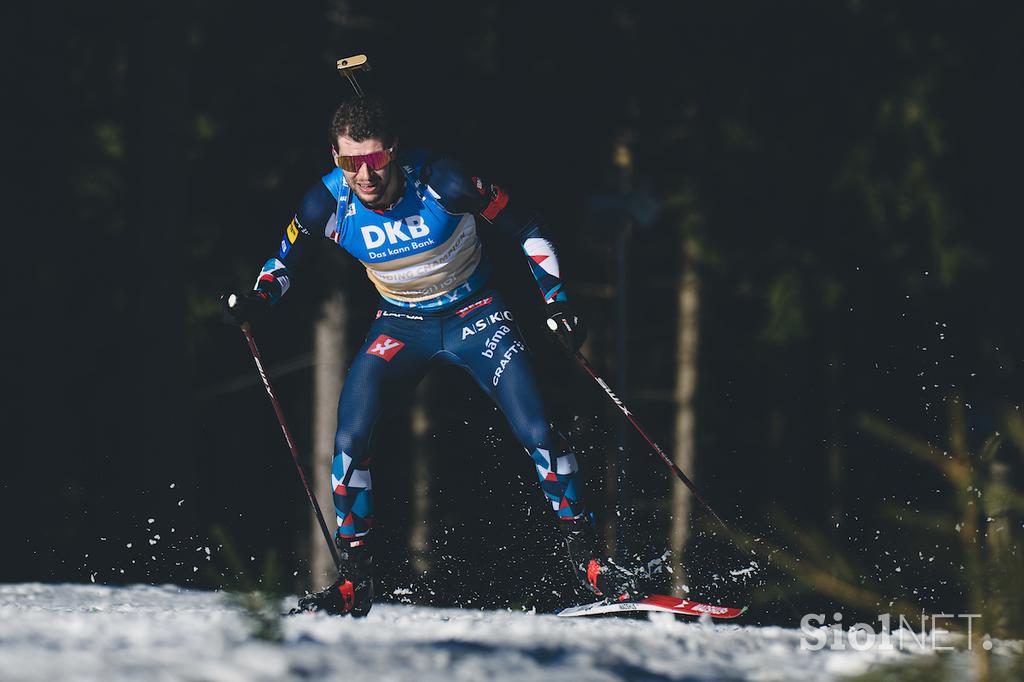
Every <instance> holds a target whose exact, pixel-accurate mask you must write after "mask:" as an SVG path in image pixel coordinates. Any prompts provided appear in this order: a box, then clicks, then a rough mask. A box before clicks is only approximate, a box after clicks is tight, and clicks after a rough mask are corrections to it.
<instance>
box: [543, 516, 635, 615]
mask: <svg viewBox="0 0 1024 682" xmlns="http://www.w3.org/2000/svg"><path fill="white" fill-rule="evenodd" d="M558 527H559V528H560V529H561V531H562V536H563V537H564V538H565V549H566V551H567V552H568V554H569V565H570V566H571V568H572V573H573V575H575V576H576V578H577V579H578V580H579V581H580V584H582V585H583V586H584V587H585V588H587V589H588V590H590V591H591V592H592V593H594V594H595V595H597V596H598V597H604V598H605V599H608V600H609V601H624V600H626V599H635V598H637V597H642V596H644V595H643V594H641V593H640V590H639V588H638V587H637V584H636V577H635V576H634V575H633V573H632V572H631V571H629V570H628V569H627V568H625V567H623V566H619V565H617V564H616V563H615V562H614V561H612V560H611V559H604V560H602V559H599V558H598V556H599V553H598V551H597V529H596V527H595V526H594V523H593V522H592V521H590V519H588V518H587V517H585V516H583V517H580V518H579V519H575V520H571V521H562V520H559V521H558Z"/></svg>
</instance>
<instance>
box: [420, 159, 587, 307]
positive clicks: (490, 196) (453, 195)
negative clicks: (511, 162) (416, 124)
mask: <svg viewBox="0 0 1024 682" xmlns="http://www.w3.org/2000/svg"><path fill="white" fill-rule="evenodd" d="M424 177H425V179H426V181H427V184H428V187H429V188H430V190H432V194H434V195H435V196H436V197H437V199H438V201H439V202H440V203H441V205H442V206H443V207H444V209H445V210H446V211H448V212H449V213H455V214H459V213H473V214H476V215H479V216H480V217H482V218H483V219H484V220H486V221H487V222H489V223H491V224H492V225H493V226H494V227H495V228H496V229H497V230H498V231H499V232H502V233H504V234H506V235H508V236H509V237H511V238H512V239H514V240H516V241H517V242H519V244H520V246H521V247H522V249H523V252H524V253H525V254H526V257H527V259H528V260H529V263H530V268H531V270H532V271H533V278H534V279H535V280H536V281H537V286H538V287H540V291H541V295H543V296H544V302H545V303H553V302H555V301H565V300H568V299H567V297H566V295H565V292H564V291H563V290H562V279H561V273H560V270H559V267H558V254H557V253H556V252H555V246H554V244H552V243H551V240H549V239H548V238H547V236H545V234H544V224H543V221H542V220H541V218H540V216H539V215H537V214H536V213H534V212H533V211H527V210H524V209H522V208H520V207H519V206H518V205H515V204H513V202H512V201H511V199H510V198H509V195H508V193H507V192H506V191H505V190H504V189H502V188H501V187H499V186H498V185H495V184H492V183H490V182H488V181H486V180H484V179H482V178H479V177H477V176H471V175H469V174H468V173H466V172H465V171H464V170H463V168H462V167H461V165H460V164H458V163H456V162H455V161H452V160H450V159H437V160H435V161H433V162H432V163H430V164H429V165H428V166H427V167H426V168H425V169H424Z"/></svg>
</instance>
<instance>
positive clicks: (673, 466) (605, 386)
mask: <svg viewBox="0 0 1024 682" xmlns="http://www.w3.org/2000/svg"><path fill="white" fill-rule="evenodd" d="M575 356H576V360H577V361H578V362H579V363H580V365H582V366H583V369H585V370H586V371H587V374H589V375H590V376H591V377H593V378H594V381H596V382H597V383H598V385H599V386H600V387H601V388H603V389H604V392H605V393H607V394H608V397H609V398H611V401H612V402H613V403H615V406H616V407H618V408H619V410H621V411H622V414H624V415H626V419H628V420H629V423H630V424H632V425H633V427H634V428H635V429H636V430H637V433H639V434H640V435H641V436H643V439H644V440H645V441H647V444H648V445H650V446H651V449H653V450H654V452H655V453H656V454H657V455H658V457H661V460H662V461H663V462H665V464H667V465H668V468H669V469H671V470H672V473H674V474H675V475H676V478H678V479H679V480H680V481H682V482H683V483H684V484H685V485H686V487H687V488H689V489H690V492H691V493H693V496H694V497H696V498H697V501H698V502H700V503H701V504H702V505H703V506H704V508H705V509H707V510H708V512H710V513H711V515H712V516H714V517H715V520H716V521H718V522H719V523H720V524H722V527H723V528H725V529H726V530H729V525H728V524H727V523H726V522H725V521H723V520H722V517H721V516H719V515H718V514H717V512H715V510H714V509H712V507H711V505H710V504H708V501H707V500H705V499H704V496H703V495H701V494H700V491H698V490H697V487H696V486H695V485H694V484H693V481H691V480H690V479H689V478H687V476H686V474H684V473H683V472H682V470H681V469H680V468H679V467H678V466H676V463H675V462H673V461H672V460H671V459H670V458H669V456H668V455H666V454H665V451H664V450H662V449H661V447H660V446H659V445H658V444H657V443H655V442H654V439H653V438H651V437H650V436H648V435H647V432H646V431H645V430H644V428H643V427H642V426H640V423H639V422H638V421H637V420H636V417H634V416H633V413H632V412H630V411H629V408H628V407H626V404H625V403H623V402H622V399H621V398H619V396H617V395H615V392H614V391H613V390H612V389H611V387H610V386H608V384H607V383H606V382H605V380H604V379H602V378H601V377H600V376H598V374H597V372H596V371H594V368H593V367H592V366H591V365H590V363H589V362H587V359H586V358H585V357H583V353H581V352H580V351H576V352H575Z"/></svg>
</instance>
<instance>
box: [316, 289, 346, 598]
mask: <svg viewBox="0 0 1024 682" xmlns="http://www.w3.org/2000/svg"><path fill="white" fill-rule="evenodd" d="M345 303H346V301H345V294H344V293H343V292H342V291H341V290H340V289H336V290H335V291H334V292H333V293H332V294H331V295H330V296H328V297H327V298H326V299H324V302H323V303H322V304H321V308H320V315H319V316H318V317H317V320H316V322H315V323H314V330H313V368H314V369H313V372H314V375H313V461H312V462H311V468H312V483H311V485H312V486H313V492H314V494H315V495H316V499H317V502H319V503H320V508H321V509H322V510H323V512H324V520H326V521H327V527H328V528H330V529H332V530H333V529H335V528H336V515H335V513H334V497H333V495H332V491H331V462H332V460H333V458H334V433H335V431H336V429H337V426H338V396H340V395H341V387H342V385H343V383H344V380H345V370H346V367H345V359H346V358H347V357H348V337H347V335H346V333H345V320H346V317H347V316H346V312H345V308H346V306H345ZM309 540H310V581H311V585H310V586H311V587H312V588H313V589H320V588H321V587H322V586H323V585H325V584H329V583H330V582H332V581H333V580H334V578H335V576H336V574H337V570H336V569H335V567H334V561H333V559H332V558H331V554H330V550H329V549H328V548H327V545H326V543H325V542H324V540H323V533H322V532H321V530H320V524H319V523H318V522H317V520H316V518H312V519H311V525H310V535H309Z"/></svg>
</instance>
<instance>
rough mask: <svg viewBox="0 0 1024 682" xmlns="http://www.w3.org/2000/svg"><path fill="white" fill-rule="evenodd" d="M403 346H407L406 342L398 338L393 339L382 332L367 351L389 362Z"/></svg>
mask: <svg viewBox="0 0 1024 682" xmlns="http://www.w3.org/2000/svg"><path fill="white" fill-rule="evenodd" d="M403 348H405V344H404V343H402V342H401V341H399V340H398V339H393V338H391V337H390V336H388V335H386V334H381V335H380V336H378V337H377V338H376V339H374V342H373V344H372V345H371V346H370V349H369V350H368V351H366V352H367V354H369V355H376V356H377V357H379V358H384V359H385V360H387V361H388V362H391V358H393V357H395V354H396V353H398V351H400V350H402V349H403Z"/></svg>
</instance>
